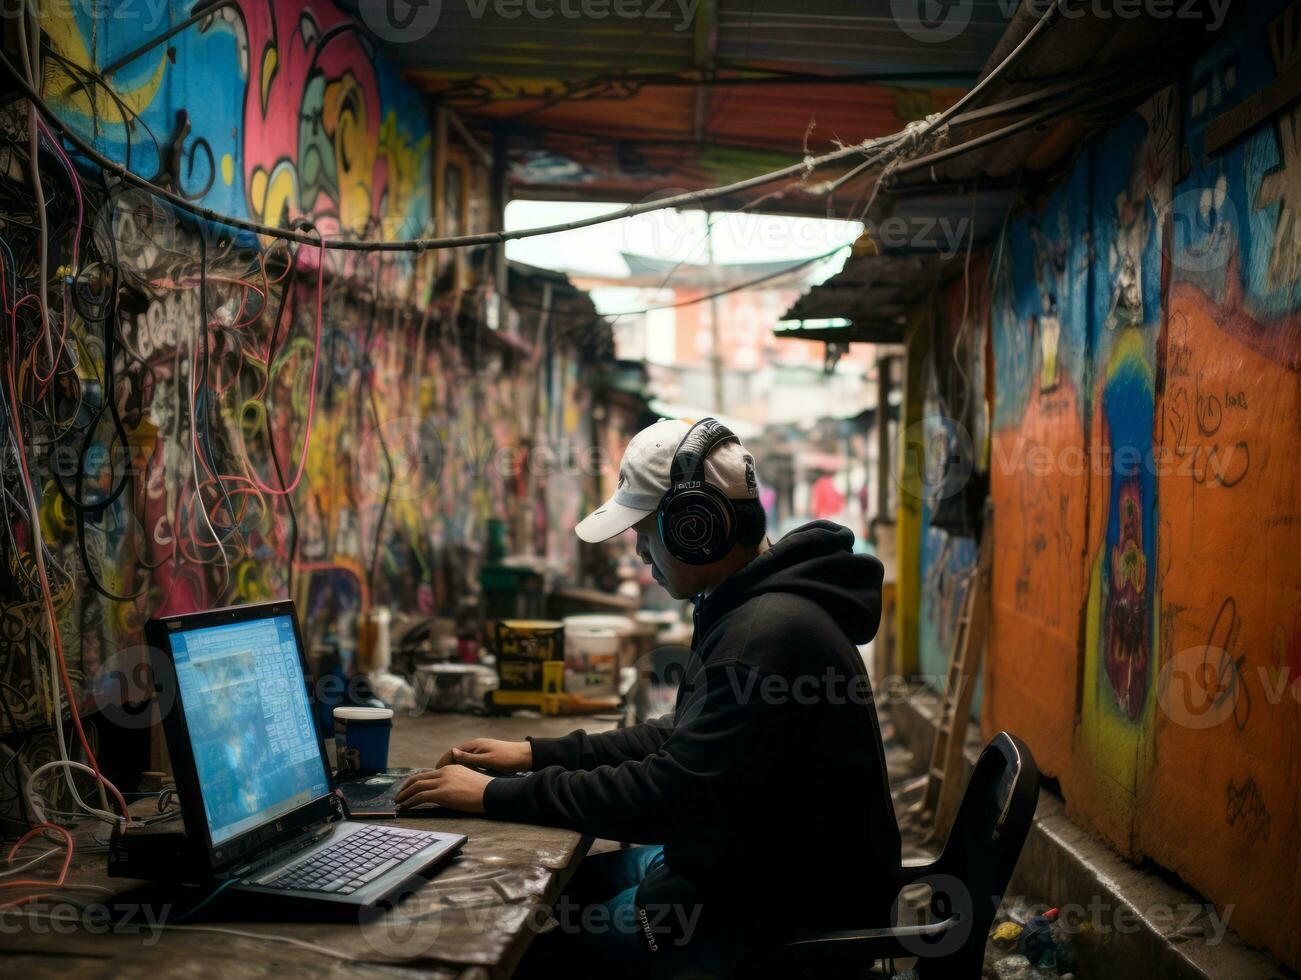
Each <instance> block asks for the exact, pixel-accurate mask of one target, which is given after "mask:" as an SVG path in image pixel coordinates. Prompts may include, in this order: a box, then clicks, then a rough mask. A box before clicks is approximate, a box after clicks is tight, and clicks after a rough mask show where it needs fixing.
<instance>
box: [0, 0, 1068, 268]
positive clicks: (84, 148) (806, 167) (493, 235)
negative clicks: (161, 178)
mask: <svg viewBox="0 0 1301 980" xmlns="http://www.w3.org/2000/svg"><path fill="white" fill-rule="evenodd" d="M1065 2H1066V0H1054V2H1053V3H1052V5H1051V6H1050V7H1048V9H1047V10H1045V11H1044V13H1043V15H1042V16H1041V17H1040V18H1039V19H1038V20H1037V21H1036V22H1035V24H1034V25H1033V26H1032V27H1031V28H1030V30H1029V31H1028V32H1027V33H1026V35H1025V37H1023V38H1022V39H1021V41H1020V42H1019V43H1018V44H1017V45H1016V47H1015V48H1013V49H1012V51H1010V52H1009V53H1008V55H1007V57H1005V58H1004V59H1003V60H1002V61H1001V62H999V64H998V65H996V66H995V67H994V68H993V69H992V70H991V71H990V72H989V74H987V75H986V76H985V77H984V78H982V79H980V81H978V82H977V83H976V84H975V85H974V86H973V87H972V88H971V89H970V90H968V91H967V92H966V93H965V94H964V95H963V96H962V98H960V99H959V100H958V101H957V102H955V103H953V105H951V106H949V108H947V109H945V110H944V111H943V112H941V113H939V114H937V115H933V116H929V117H927V118H926V119H925V120H921V121H919V122H920V125H917V122H914V123H913V124H910V125H911V126H912V127H913V128H911V129H910V128H909V127H905V128H904V129H903V130H901V131H900V132H898V133H891V134H890V135H888V136H882V137H878V138H875V139H865V140H863V141H862V142H861V143H855V144H853V145H851V146H844V147H841V148H840V149H838V150H835V151H832V152H830V153H824V154H822V155H821V156H816V157H805V158H804V159H802V160H800V161H799V162H798V163H794V164H791V165H790V166H787V167H782V168H781V169H779V170H774V171H771V172H769V173H764V174H759V175H757V176H754V177H748V178H746V179H744V180H739V181H736V182H734V183H731V184H725V185H722V186H717V187H708V188H704V189H702V190H699V191H689V192H686V193H683V194H675V195H672V196H670V197H664V198H659V199H657V200H654V201H641V202H639V203H637V204H629V205H628V206H627V207H624V208H621V209H619V210H618V211H613V212H610V213H608V214H603V215H593V216H592V217H590V218H582V219H580V220H577V221H566V222H561V223H559V224H552V225H540V226H538V227H535V228H519V229H515V230H513V231H492V232H483V233H480V234H471V235H457V236H452V237H448V238H415V239H398V240H390V241H386V242H385V241H379V242H377V241H367V240H356V239H341V238H332V239H330V240H329V241H328V242H326V243H324V247H325V248H331V249H336V250H343V251H372V250H373V251H388V252H413V251H414V252H423V251H426V250H428V249H445V248H465V247H468V246H472V245H499V244H502V243H504V242H508V241H516V240H519V239H522V238H536V237H539V236H542V235H554V234H557V233H559V232H563V231H575V230H577V229H579V228H589V227H592V226H594V225H599V224H605V223H607V222H610V221H618V220H619V219H621V218H631V217H633V216H635V215H639V214H647V213H650V212H652V211H662V210H664V209H666V208H676V207H682V206H690V205H697V204H703V203H704V202H706V201H712V200H717V199H720V198H726V197H730V196H733V195H736V194H739V193H741V192H742V191H747V190H751V189H753V188H755V187H762V186H764V185H766V184H771V183H776V182H777V181H779V180H786V179H795V178H800V179H803V178H806V177H807V175H808V174H809V173H810V172H812V171H813V170H814V169H816V168H818V167H822V166H825V165H826V164H829V163H835V162H838V161H841V160H848V159H851V158H853V157H856V156H865V155H867V154H869V153H871V152H873V151H882V152H880V153H879V154H878V157H879V158H883V157H885V156H886V155H887V154H889V153H891V152H896V153H897V152H900V151H903V150H906V149H911V148H915V147H917V146H919V145H921V143H922V142H923V141H924V140H925V139H927V138H928V137H929V136H930V135H931V134H932V133H933V132H934V131H935V130H937V129H939V128H940V127H942V126H944V124H945V123H947V122H948V121H949V120H950V119H951V118H953V116H954V115H955V114H956V113H958V112H959V111H960V110H961V109H962V108H963V107H965V106H966V105H968V104H970V103H971V102H972V101H973V100H974V99H976V98H977V97H978V96H979V95H980V94H981V93H983V92H984V90H985V89H986V88H988V87H989V86H990V85H991V84H993V82H994V81H995V80H996V79H998V78H1000V77H1002V75H1003V73H1004V72H1005V71H1006V70H1007V69H1008V68H1009V67H1010V66H1011V65H1012V64H1013V63H1015V62H1016V61H1017V59H1018V58H1020V56H1021V55H1022V54H1023V53H1024V52H1025V50H1026V49H1027V48H1029V46H1030V45H1031V43H1032V42H1033V41H1034V39H1035V37H1037V36H1038V35H1039V34H1040V33H1041V32H1042V31H1043V30H1044V29H1045V28H1046V27H1047V26H1048V25H1049V23H1050V22H1051V21H1052V20H1053V18H1054V17H1055V16H1056V14H1057V12H1058V10H1059V8H1060V7H1061V6H1062V5H1063V4H1064V3H1065ZM0 66H4V67H5V68H6V69H7V70H8V71H9V72H10V74H11V75H13V76H14V77H15V78H16V79H17V81H18V82H19V86H20V87H26V88H28V89H29V90H30V93H35V89H34V87H33V86H32V85H31V84H30V82H27V81H26V80H24V79H23V78H22V74H21V72H19V71H18V70H17V69H15V68H14V67H13V65H12V64H11V63H10V62H9V60H8V59H7V58H5V57H4V56H3V54H0ZM41 111H42V112H43V113H44V115H45V116H46V118H47V119H48V120H49V123H50V125H51V126H53V127H54V128H55V129H57V130H59V132H61V133H63V135H64V138H65V139H66V140H67V141H68V142H69V143H71V144H72V145H73V146H75V147H76V148H77V150H78V151H79V152H80V153H81V154H82V155H83V156H85V157H86V158H87V159H89V160H90V161H92V162H93V163H95V164H96V165H97V166H99V167H101V168H103V169H105V170H107V171H109V172H110V173H113V174H116V175H117V176H118V177H120V178H122V179H123V180H124V181H126V182H127V183H129V184H132V185H134V186H136V187H139V188H140V189H141V190H144V191H146V192H147V193H149V194H152V195H153V196H155V197H157V198H160V199H161V200H164V201H167V202H168V203H170V204H171V205H173V206H174V207H177V208H180V209H182V210H184V211H186V212H188V213H190V214H193V215H196V216H197V217H200V218H203V219H205V220H208V221H214V222H217V223H219V224H224V225H229V226H230V227H232V228H239V229H241V230H244V231H251V232H254V233H255V234H259V235H269V236H272V237H274V238H281V239H284V240H286V241H294V242H298V243H299V244H302V245H313V246H315V245H318V244H319V243H318V241H317V240H316V239H314V238H312V237H311V236H310V235H308V234H306V233H304V232H299V231H293V230H290V229H286V228H275V227H272V226H270V225H265V224H261V223H260V222H256V221H249V220H246V219H243V218H237V217H235V216H234V215H230V214H222V213H221V212H219V211H214V210H212V209H211V208H205V207H203V206H201V205H199V204H196V203H195V202H193V201H189V200H186V199H185V198H183V197H181V196H180V195H177V194H173V193H172V192H171V191H168V190H166V189H165V188H161V187H158V186H156V185H154V184H152V183H151V182H150V181H149V180H147V179H146V178H144V177H141V176H140V175H139V174H137V173H134V172H133V171H130V170H127V169H126V167H124V166H122V165H121V164H120V163H117V162H116V161H114V160H111V159H109V158H108V157H106V156H104V155H103V154H102V153H100V152H99V151H98V150H96V149H95V147H94V146H92V145H91V144H90V143H88V142H87V141H86V140H84V139H82V138H81V137H80V135H78V134H77V133H76V132H74V131H73V130H72V129H71V128H70V127H69V126H68V125H67V124H66V123H64V122H63V120H61V119H59V118H58V117H57V116H56V115H54V113H53V112H52V111H51V110H50V109H49V107H48V106H43V107H42V110H41ZM861 168H862V165H861V164H860V166H859V168H858V169H861ZM878 183H879V180H878Z"/></svg>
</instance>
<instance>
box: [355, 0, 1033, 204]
mask: <svg viewBox="0 0 1301 980" xmlns="http://www.w3.org/2000/svg"><path fill="white" fill-rule="evenodd" d="M345 3H346V5H348V6H351V7H352V8H353V9H354V10H356V11H357V12H358V14H359V17H360V19H361V20H362V22H363V23H366V24H369V25H371V26H372V29H373V30H375V33H376V42H377V43H378V44H380V45H381V46H382V47H383V48H384V49H385V51H386V53H387V54H389V55H390V56H391V57H392V58H393V60H394V61H395V62H396V63H397V64H398V65H399V66H400V67H401V68H402V70H403V71H404V73H405V74H406V76H407V77H408V78H409V79H411V80H413V81H415V82H416V83H417V84H419V85H421V86H423V87H424V88H425V89H426V90H427V91H428V92H430V93H431V94H434V95H437V96H438V97H439V98H441V99H443V100H444V101H445V102H446V104H447V105H449V106H451V107H453V108H454V109H456V111H457V112H458V113H460V114H461V115H462V116H463V117H464V118H465V119H466V121H467V122H468V123H469V124H470V125H471V126H472V127H475V126H478V127H486V126H490V125H491V126H497V127H505V128H506V129H507V130H509V132H510V134H511V135H510V147H511V150H510V160H511V163H512V183H513V185H514V186H513V192H514V193H515V194H516V196H539V197H541V196H561V197H572V198H583V199H589V200H624V201H627V200H639V199H641V198H642V197H644V196H646V195H647V194H649V193H652V192H654V191H660V190H663V189H665V188H683V189H698V188H702V187H708V186H713V185H716V184H719V183H726V182H730V181H732V180H735V179H738V178H740V177H746V176H753V175H754V174H756V173H761V172H764V171H766V170H771V169H774V168H776V167H778V166H783V165H786V164H789V163H791V162H793V161H794V160H797V159H799V158H800V157H801V156H803V155H804V154H805V153H806V152H814V153H816V152H822V151H825V150H827V149H831V148H834V147H835V146H836V145H838V143H839V142H844V143H853V142H858V141H860V140H863V139H866V138H869V137H873V136H880V135H883V134H886V133H892V132H895V131H897V130H898V129H899V128H900V127H901V126H902V125H903V124H905V123H907V122H909V121H911V120H914V119H918V118H921V117H923V116H925V115H927V114H928V113H931V112H935V111H938V110H940V109H942V108H943V107H944V106H947V105H950V104H952V102H953V101H954V100H955V99H957V98H958V96H959V95H960V94H961V92H962V91H964V90H965V89H966V88H967V87H969V86H970V85H971V84H972V82H974V80H975V78H976V76H977V74H978V72H979V71H980V67H981V65H982V64H983V63H984V62H985V60H986V58H987V57H988V54H989V52H990V51H991V50H992V49H993V47H994V45H995V44H996V43H997V41H998V39H999V38H1000V37H1001V36H1002V34H1003V31H1004V29H1005V28H1006V25H1007V22H1008V15H1007V14H1006V13H1005V8H1006V7H1007V3H1006V0H966V2H964V3H963V4H959V5H956V7H955V10H956V11H957V13H956V14H955V13H954V12H953V11H948V12H946V13H945V15H944V16H946V17H952V16H957V15H961V16H965V18H966V20H965V22H964V24H963V29H962V30H961V31H958V32H957V33H956V34H955V35H954V36H952V37H947V38H946V39H945V40H944V43H935V41H936V36H935V31H936V26H935V25H933V24H929V23H927V24H922V23H921V22H916V23H909V21H908V20H907V15H908V10H909V6H910V5H908V4H903V5H900V4H899V3H898V2H897V0H809V2H807V3H802V4H799V5H794V4H790V3H778V2H775V0H610V2H609V3H603V2H601V0H531V3H530V4H529V5H525V4H518V3H511V4H506V3H501V2H498V0H441V5H439V0H432V2H431V3H430V4H429V5H427V6H428V8H429V9H431V10H432V9H435V8H436V9H437V17H436V23H435V24H434V25H433V27H432V29H430V30H428V31H427V33H422V32H421V31H420V30H418V29H414V28H413V29H412V30H411V31H408V32H407V34H406V35H403V34H402V32H401V31H394V30H392V29H381V28H384V27H386V26H388V27H390V28H391V23H392V18H393V16H394V11H393V10H392V7H393V5H392V0H351V2H347V0H345ZM919 9H920V8H919ZM413 10H414V8H413ZM684 10H685V11H689V12H691V16H689V17H688V16H685V15H684V13H683V11H684ZM531 11H537V12H540V13H542V14H547V13H550V14H551V16H543V17H541V18H539V17H537V16H531V14H530V12H531ZM620 11H622V12H625V14H640V16H626V15H621V13H620ZM585 13H586V14H590V15H591V16H586V15H585ZM575 15H577V16H575ZM426 20H427V18H426ZM417 23H419V20H417ZM948 23H949V22H941V25H940V28H939V29H940V31H941V33H943V32H944V27H945V25H946V24H948ZM417 34H420V36H416V35H417ZM395 36H397V37H398V38H399V39H398V40H393V39H392V38H393V37H395ZM404 42H405V43H404ZM702 82H707V84H702ZM822 176H834V173H828V174H826V175H823V174H819V177H822ZM768 190H771V188H765V189H764V190H763V192H762V193H766V192H767V191H768ZM858 190H859V188H858V187H849V186H847V187H846V188H845V189H844V192H843V195H842V196H843V198H844V200H843V201H841V202H840V203H839V204H838V205H837V204H836V202H832V204H833V207H836V208H837V210H838V213H840V214H844V213H845V211H846V210H847V208H848V206H849V205H850V204H851V203H852V202H853V200H854V198H855V196H856V195H857V193H858ZM742 203H744V202H729V204H730V205H731V206H739V205H740V204H742ZM827 207H828V201H827V200H826V198H825V196H816V197H815V196H813V195H809V194H806V193H804V192H802V191H801V190H796V189H792V190H790V191H788V193H787V194H786V195H785V196H784V197H783V198H782V199H781V200H780V201H779V202H778V204H777V207H776V209H777V210H781V211H785V212H793V213H804V214H811V215H812V214H817V215H822V214H826V213H827Z"/></svg>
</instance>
